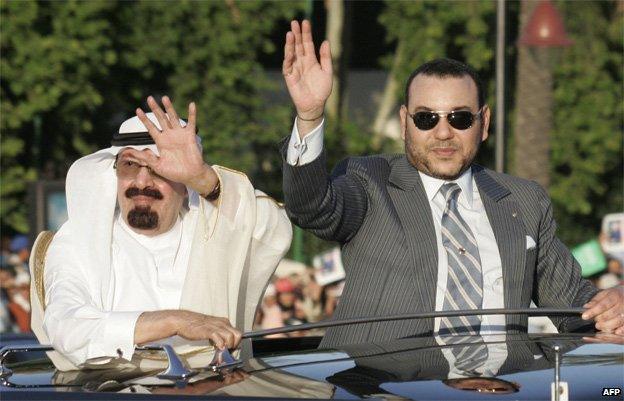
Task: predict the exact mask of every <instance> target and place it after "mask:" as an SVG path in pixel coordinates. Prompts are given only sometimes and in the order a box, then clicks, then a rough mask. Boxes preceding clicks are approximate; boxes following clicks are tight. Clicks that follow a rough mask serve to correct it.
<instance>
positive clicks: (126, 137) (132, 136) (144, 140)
mask: <svg viewBox="0 0 624 401" xmlns="http://www.w3.org/2000/svg"><path fill="white" fill-rule="evenodd" d="M154 144H155V142H154V140H153V139H152V137H151V136H150V134H149V132H147V131H145V132H131V133H125V134H120V133H118V132H116V133H115V134H113V139H112V140H111V146H131V145H154Z"/></svg>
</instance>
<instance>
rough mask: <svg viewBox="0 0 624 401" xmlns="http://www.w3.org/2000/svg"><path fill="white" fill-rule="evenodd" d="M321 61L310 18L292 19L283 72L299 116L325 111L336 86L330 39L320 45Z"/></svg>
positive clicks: (307, 116)
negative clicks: (303, 19)
mask: <svg viewBox="0 0 624 401" xmlns="http://www.w3.org/2000/svg"><path fill="white" fill-rule="evenodd" d="M319 53H320V63H319V60H318V59H317V58H316V53H315V51H314V42H313V41H312V29H311V27H310V23H309V22H308V21H303V23H302V24H301V26H300V25H299V22H297V21H292V22H291V30H290V31H289V32H288V33H287V34H286V44H285V45H284V63H283V64H282V73H283V74H284V80H285V81H286V86H287V88H288V93H289V94H290V97H291V98H292V101H293V103H294V104H295V108H296V109H297V115H299V116H300V117H301V118H304V119H312V118H317V117H319V116H320V115H321V114H322V113H323V108H324V107H325V102H326V101H327V98H328V97H329V95H330V94H331V89H332V61H331V50H330V46H329V42H327V41H324V42H323V43H322V44H321V48H320V51H319Z"/></svg>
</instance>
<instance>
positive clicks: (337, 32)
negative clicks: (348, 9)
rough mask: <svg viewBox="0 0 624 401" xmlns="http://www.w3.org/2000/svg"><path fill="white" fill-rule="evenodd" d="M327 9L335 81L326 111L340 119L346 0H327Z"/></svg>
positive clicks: (329, 115) (327, 30) (326, 33)
mask: <svg viewBox="0 0 624 401" xmlns="http://www.w3.org/2000/svg"><path fill="white" fill-rule="evenodd" d="M325 9H326V10H327V28H326V31H325V37H326V38H327V40H329V43H331V50H332V64H333V68H334V77H333V78H334V83H333V88H332V93H331V95H330V96H329V99H327V105H326V106H325V111H326V113H327V116H328V117H329V118H331V119H339V118H340V115H341V112H340V111H341V108H342V107H341V106H342V105H341V103H342V94H343V90H344V89H343V82H342V77H343V76H344V71H343V63H342V62H341V60H342V56H343V54H342V53H343V40H342V37H343V30H344V11H345V7H344V1H343V0H326V1H325Z"/></svg>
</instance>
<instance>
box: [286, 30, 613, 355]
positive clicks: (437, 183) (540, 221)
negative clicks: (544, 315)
mask: <svg viewBox="0 0 624 401" xmlns="http://www.w3.org/2000/svg"><path fill="white" fill-rule="evenodd" d="M319 55H320V60H319V59H318V58H317V56H316V52H315V46H314V42H313V39H312V33H311V27H310V24H309V22H307V21H304V22H303V24H302V25H300V24H299V22H297V21H293V22H292V23H291V30H290V31H289V32H288V33H287V34H286V41H285V47H284V61H283V71H282V72H283V75H284V80H285V82H286V86H287V88H288V92H289V94H290V97H291V99H292V101H293V103H294V106H295V109H296V112H297V117H296V119H295V124H294V127H293V130H292V134H291V135H290V136H289V137H287V138H285V139H284V141H283V142H282V148H281V153H282V157H283V161H284V163H283V170H284V173H283V189H284V197H285V203H286V209H287V212H288V215H289V217H290V218H291V219H292V221H293V222H294V223H295V224H297V225H298V226H300V227H302V228H304V229H307V230H309V231H311V232H312V233H314V234H316V235H317V236H319V237H320V238H322V239H325V240H330V241H337V242H339V243H340V244H341V246H342V256H343V261H344V265H345V271H346V283H345V287H344V291H343V293H342V297H341V301H340V303H339V304H338V306H337V308H336V312H335V314H334V318H339V319H340V318H349V317H355V316H367V315H371V316H386V315H398V314H403V313H414V312H417V311H433V310H440V311H454V310H466V309H481V308H483V309H491V308H512V309H513V308H527V307H528V306H529V303H530V302H531V300H533V301H534V302H535V304H536V305H537V306H538V307H558V308H567V307H584V308H585V309H586V310H585V311H584V313H583V314H582V319H583V320H582V319H579V318H578V317H577V316H557V317H552V320H553V322H554V323H555V325H556V326H557V328H558V330H559V331H562V332H568V331H574V330H581V329H588V328H591V326H592V324H591V323H590V322H589V320H594V322H595V328H596V329H598V330H602V331H607V332H615V333H617V334H624V314H623V313H621V311H622V310H623V308H624V288H623V287H616V288H612V289H607V290H603V291H600V292H599V291H598V289H596V288H595V287H594V286H593V285H591V283H590V282H589V281H587V280H585V279H583V278H582V277H581V270H580V267H579V265H578V263H577V262H576V261H575V260H574V258H573V257H572V254H571V253H570V251H569V250H568V249H567V248H566V247H565V246H564V245H563V243H562V242H561V241H560V240H559V239H558V238H557V236H556V234H555V232H556V223H555V220H554V218H553V212H552V205H551V201H550V199H549V197H548V195H547V193H546V191H545V190H544V189H543V188H541V187H540V186H539V185H538V184H537V183H535V182H532V181H528V180H524V179H521V178H517V177H513V176H510V175H506V174H501V173H496V172H494V171H491V170H489V169H487V168H484V167H482V166H480V165H478V164H476V163H474V160H475V157H476V155H477V152H478V150H479V147H480V145H481V143H482V142H483V141H485V140H486V139H487V137H488V128H489V123H490V109H489V107H488V105H487V104H486V103H485V92H484V90H483V86H482V84H481V81H480V79H479V77H478V75H477V73H476V72H475V71H474V70H473V69H472V68H471V67H469V66H468V65H466V64H464V63H461V62H459V61H455V60H451V59H437V60H432V61H429V62H427V63H425V64H423V65H421V66H419V67H418V68H416V69H415V70H414V71H413V72H412V73H411V75H410V76H409V78H408V79H407V83H406V85H405V99H404V103H403V105H401V107H400V110H399V119H400V124H401V125H400V127H401V138H402V139H403V141H404V147H405V153H404V154H397V155H371V156H367V157H349V158H347V159H345V160H343V161H342V162H340V163H339V164H338V165H337V166H336V167H335V169H334V170H333V173H332V174H331V175H330V174H328V173H327V170H326V155H325V149H324V144H323V130H324V114H323V113H324V108H325V103H326V101H327V99H328V97H329V95H330V93H331V88H332V79H333V78H332V60H331V51H330V45H329V42H327V41H325V42H323V43H322V44H321V46H320V50H319ZM526 329H527V316H526V315H506V316H502V315H494V316H493V315H483V316H475V315H471V316H458V317H445V318H436V319H414V320H409V321H403V322H394V323H390V324H388V323H386V322H383V323H370V324H363V325H357V326H348V327H336V328H330V329H328V331H327V334H326V335H325V337H324V339H323V342H322V344H321V345H322V346H336V345H339V344H345V343H354V342H364V341H378V340H387V339H391V338H398V337H403V336H411V335H427V334H431V333H437V334H439V335H454V334H459V333H466V334H485V333H491V332H498V331H501V330H507V331H519V332H525V331H526ZM448 341H452V340H448Z"/></svg>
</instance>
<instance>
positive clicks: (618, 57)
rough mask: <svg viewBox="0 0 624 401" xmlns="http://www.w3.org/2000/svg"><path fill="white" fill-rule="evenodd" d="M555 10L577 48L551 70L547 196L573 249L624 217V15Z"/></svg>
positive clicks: (599, 7) (591, 7)
mask: <svg viewBox="0 0 624 401" xmlns="http://www.w3.org/2000/svg"><path fill="white" fill-rule="evenodd" d="M558 6H559V9H560V10H561V11H562V14H563V16H564V20H565V23H566V28H567V30H568V32H569V34H570V37H571V38H572V39H573V40H574V45H573V46H571V47H569V48H567V49H565V50H564V51H563V52H562V54H561V55H560V56H559V57H558V58H559V62H558V64H557V66H556V68H555V69H554V82H555V89H554V101H555V108H554V118H555V124H554V126H555V129H554V132H553V133H552V136H551V137H552V143H551V146H552V157H551V170H552V174H553V176H552V180H553V185H552V188H551V189H550V194H551V196H552V199H553V202H554V205H555V212H556V215H557V218H558V221H559V224H560V226H561V229H560V230H559V231H560V233H561V234H562V236H564V238H565V239H566V240H567V241H568V242H569V243H571V244H574V243H578V242H581V241H583V240H587V239H588V238H591V237H595V236H596V233H597V231H598V230H599V228H600V219H601V217H602V216H603V215H604V214H606V213H614V212H621V211H622V210H624V199H623V198H622V190H623V189H622V171H623V169H624V165H623V162H622V160H623V157H622V142H623V139H624V136H623V130H624V126H623V121H624V115H623V111H624V96H623V93H622V71H623V66H624V63H623V60H622V57H623V54H624V48H623V38H624V32H623V29H624V16H623V15H622V9H621V8H620V10H619V12H618V11H616V9H617V4H616V2H589V1H582V2H561V3H558ZM588 21H591V23H588Z"/></svg>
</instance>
